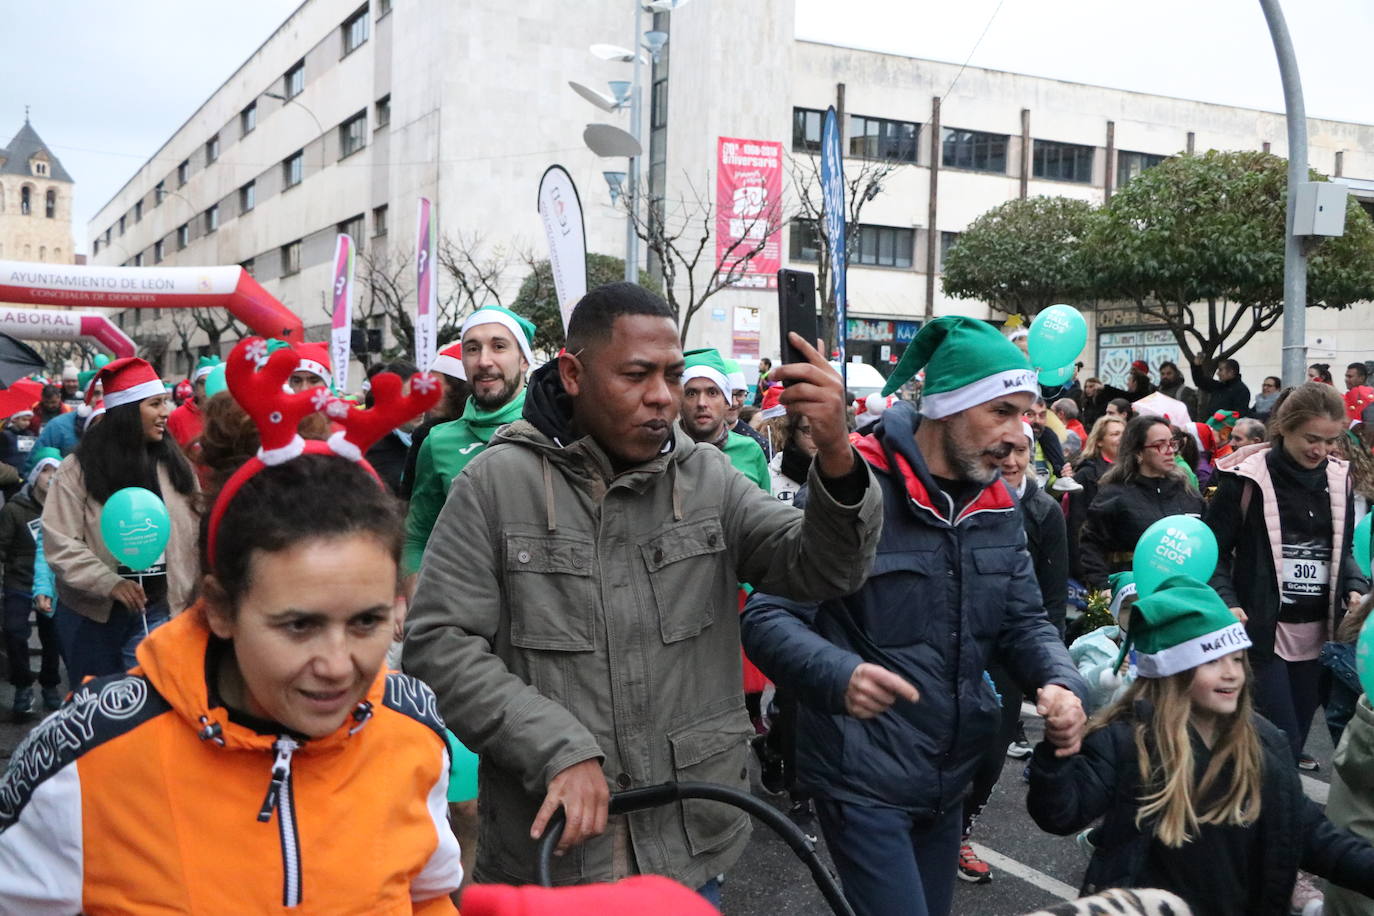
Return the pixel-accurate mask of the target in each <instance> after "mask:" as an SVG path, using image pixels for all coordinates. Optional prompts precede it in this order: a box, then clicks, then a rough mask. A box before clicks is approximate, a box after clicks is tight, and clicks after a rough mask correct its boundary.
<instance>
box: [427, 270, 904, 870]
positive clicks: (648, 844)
mask: <svg viewBox="0 0 1374 916" xmlns="http://www.w3.org/2000/svg"><path fill="white" fill-rule="evenodd" d="M677 335H678V332H677V327H676V321H675V317H674V313H673V311H672V310H671V309H670V308H669V307H668V306H667V305H666V304H665V303H664V302H663V300H662V299H660V298H658V297H657V296H655V295H653V294H652V293H649V292H647V291H645V290H643V289H642V288H641V287H638V286H634V285H632V284H610V285H608V286H604V287H600V288H598V289H596V290H593V291H592V292H591V293H589V294H588V295H587V296H586V297H584V298H583V300H582V301H581V302H580V303H579V304H578V306H577V309H576V311H575V312H574V314H573V316H572V320H571V323H570V327H569V332H568V345H567V349H566V351H565V352H564V354H563V355H561V356H560V357H559V359H558V360H557V361H556V362H554V363H550V364H549V365H546V366H545V367H543V368H542V369H540V370H539V371H537V372H536V373H535V374H534V376H533V377H532V378H531V380H530V387H529V392H528V394H527V397H526V402H525V411H524V419H523V420H522V421H520V422H517V423H513V424H511V425H510V426H509V427H507V428H506V429H505V430H503V431H502V432H500V433H499V434H498V435H497V436H495V437H493V439H492V441H491V443H490V444H489V445H488V447H487V448H486V450H485V451H483V453H482V454H481V455H479V456H478V457H477V458H476V459H474V460H473V461H472V463H471V464H469V465H468V467H467V468H466V470H465V471H464V472H463V473H462V474H461V475H459V476H458V478H457V480H456V481H455V483H454V486H453V489H452V491H451V493H450V495H449V499H448V501H447V503H446V504H445V506H444V508H443V511H442V512H441V514H440V516H439V520H438V523H437V524H436V525H435V527H434V531H433V534H432V535H431V537H430V541H429V548H428V551H427V552H426V555H425V559H424V563H423V566H422V567H421V570H420V578H419V583H418V586H417V588H416V592H415V598H414V602H413V605H412V608H411V611H410V616H409V622H408V632H407V636H406V645H405V656H404V658H405V667H406V669H407V670H408V671H410V672H411V673H413V674H415V675H418V676H419V677H420V678H422V679H423V680H425V681H426V682H428V683H429V685H430V686H431V687H433V688H434V690H435V693H436V694H437V696H438V702H439V711H440V712H441V713H442V714H443V716H444V718H445V720H446V721H447V723H448V725H449V727H450V728H452V729H453V731H454V732H455V733H456V734H457V735H458V737H459V738H460V739H461V740H462V741H463V743H464V744H466V745H467V746H468V747H470V748H472V749H473V750H474V751H476V752H478V753H479V754H480V755H481V757H482V764H481V787H480V795H479V804H480V809H481V818H482V829H481V833H480V836H481V843H480V845H479V847H478V850H477V866H476V869H475V877H476V880H478V881H500V882H507V883H516V884H520V883H529V882H531V881H532V880H533V878H534V860H535V841H534V837H537V836H539V835H541V834H542V833H543V830H544V826H545V824H546V823H547V820H548V818H549V816H550V815H551V814H552V813H553V812H554V811H555V810H556V809H557V808H558V807H559V806H560V805H561V806H563V807H564V809H565V811H566V812H567V816H568V826H567V830H566V832H565V834H564V837H563V841H562V844H561V846H560V848H561V849H562V850H563V851H564V854H563V856H562V857H561V858H560V859H558V860H557V861H556V863H555V871H554V877H555V880H556V881H557V882H559V883H574V882H587V881H610V880H615V879H618V878H621V877H624V876H626V875H630V874H636V873H655V874H662V875H667V876H669V877H672V878H674V879H676V880H678V881H680V882H682V883H684V884H686V885H687V886H688V887H692V888H700V889H702V890H703V893H706V894H708V895H710V893H711V892H712V891H713V890H714V889H715V888H714V882H713V879H714V878H715V876H716V875H719V874H721V873H723V872H724V871H725V870H726V869H728V868H729V867H730V866H731V865H732V864H733V863H734V861H735V860H736V859H737V858H738V856H739V854H740V852H741V851H742V850H743V848H744V845H745V843H746V842H747V840H748V834H749V829H748V828H749V823H748V817H747V816H746V815H744V814H742V813H740V812H737V811H735V810H733V809H731V808H728V807H725V806H722V805H719V804H716V803H711V802H686V803H683V804H675V805H672V806H670V807H666V808H659V809H654V810H650V811H643V812H638V813H634V814H630V815H628V816H625V817H616V818H610V819H609V823H608V819H607V813H606V803H607V797H608V793H609V791H610V790H617V791H618V790H623V789H629V788H633V787H638V786H648V785H654V784H656V783H662V782H667V781H670V780H700V781H705V782H711V783H718V784H723V785H729V786H734V787H736V788H740V789H747V775H746V774H747V771H746V757H747V752H748V745H747V741H748V738H749V737H750V735H752V734H753V730H752V729H751V727H750V725H749V721H748V719H747V718H746V716H745V713H744V702H743V694H742V692H741V681H740V678H741V674H740V640H739V617H738V606H737V600H736V595H737V591H736V589H737V583H739V582H741V581H744V582H749V583H750V584H752V585H754V586H755V587H757V588H760V589H764V590H768V591H780V592H782V593H784V594H786V595H789V596H791V597H794V598H796V599H798V600H812V601H815V600H821V599H824V598H827V597H838V596H841V595H844V594H848V593H849V592H852V591H854V590H856V589H857V588H858V587H859V585H860V584H861V583H862V582H863V580H864V577H865V575H866V574H867V571H868V569H869V567H870V565H871V563H872V560H873V553H874V549H875V544H876V541H877V536H878V532H879V529H880V527H881V524H882V510H881V503H880V500H879V499H878V488H877V486H876V485H874V483H873V482H872V479H871V477H870V475H869V471H868V469H867V466H866V465H865V464H864V463H863V462H862V461H861V460H859V459H858V457H857V456H856V455H855V453H854V452H853V450H852V448H851V447H850V445H849V442H848V439H847V435H846V434H847V430H846V428H845V421H844V393H843V389H842V385H841V383H840V379H839V377H838V375H836V374H835V373H834V372H833V370H831V369H830V368H829V367H828V365H827V364H826V362H825V360H824V358H823V357H822V356H821V355H820V354H819V353H816V352H815V351H814V350H812V349H811V348H810V347H805V344H804V343H801V344H800V346H801V347H803V348H804V352H806V353H807V357H808V360H809V362H807V363H796V364H791V365H788V366H783V367H780V368H779V369H776V370H774V375H775V376H776V377H777V378H778V379H779V380H783V381H791V382H793V384H792V385H791V386H790V387H789V388H788V389H787V392H786V393H785V394H784V395H783V402H784V403H785V404H786V405H787V406H788V409H789V410H794V411H796V412H798V413H801V414H803V415H804V416H806V417H808V418H809V419H810V421H811V424H812V429H813V437H814V438H815V439H816V443H817V446H818V447H819V449H820V451H819V453H818V455H817V459H816V461H815V463H814V464H813V466H812V469H811V474H810V481H809V483H810V487H811V498H810V501H809V502H808V504H807V507H806V509H805V511H804V512H803V511H802V510H799V509H794V508H792V507H790V506H788V505H786V504H784V503H779V502H778V501H776V500H773V499H771V498H770V497H769V496H768V494H767V493H765V492H764V491H762V490H760V489H759V488H758V486H757V485H755V484H754V483H752V482H751V481H749V480H748V479H747V478H746V477H744V475H742V474H740V473H739V472H738V471H737V470H735V469H734V468H733V467H732V466H731V465H730V462H729V460H728V459H727V458H726V457H725V455H723V454H722V453H721V452H720V450H719V449H716V448H714V447H712V446H709V445H701V444H697V443H693V442H692V441H691V439H690V438H689V437H687V436H686V435H685V434H684V433H682V432H681V430H680V427H679V426H678V424H677V423H676V422H675V421H676V418H677V411H678V408H679V401H680V399H681V396H682V381H681V377H682V372H683V355H682V349H681V346H680V344H679V342H678V336H677ZM799 342H800V338H797V337H794V338H793V343H794V344H798V343H799ZM603 834H604V835H603Z"/></svg>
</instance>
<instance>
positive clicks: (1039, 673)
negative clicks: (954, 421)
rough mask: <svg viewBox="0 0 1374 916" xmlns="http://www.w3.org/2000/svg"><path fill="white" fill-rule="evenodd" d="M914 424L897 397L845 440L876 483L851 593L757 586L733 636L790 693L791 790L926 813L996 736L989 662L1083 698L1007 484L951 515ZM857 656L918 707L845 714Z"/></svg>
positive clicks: (931, 813) (957, 800)
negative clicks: (812, 598) (857, 582)
mask: <svg viewBox="0 0 1374 916" xmlns="http://www.w3.org/2000/svg"><path fill="white" fill-rule="evenodd" d="M918 422H919V421H918V419H917V417H916V412H915V410H914V409H913V408H912V407H911V405H910V404H906V403H899V404H896V405H894V406H893V407H891V408H889V409H888V410H887V411H885V412H884V413H883V417H882V419H881V420H880V421H879V423H878V427H877V430H876V432H875V433H874V434H873V435H872V436H869V437H865V438H863V439H861V440H860V441H859V443H858V445H857V447H858V449H859V453H860V454H861V455H863V456H864V458H865V459H866V460H867V461H868V462H869V464H870V465H872V466H873V468H874V470H875V472H876V473H875V476H876V478H877V480H878V481H879V485H880V486H881V488H882V492H883V532H882V537H881V540H880V541H879V543H878V555H877V558H876V559H875V560H874V563H873V571H872V573H871V574H870V575H869V577H868V581H867V582H866V583H865V584H864V586H863V588H861V589H860V590H859V591H857V592H855V593H854V594H852V595H849V596H847V597H845V598H841V599H838V600H834V601H826V602H823V603H821V604H820V605H816V604H802V603H798V602H794V601H788V600H786V599H783V598H779V597H777V596H774V595H767V594H762V593H756V594H755V595H754V596H753V597H752V598H751V599H750V601H749V603H748V605H747V606H746V607H745V610H744V614H743V616H742V618H741V629H742V633H743V639H744V648H745V651H746V652H747V653H748V655H749V658H750V659H752V660H753V661H754V663H755V664H757V665H758V666H759V668H761V669H762V670H763V672H764V673H765V674H767V675H768V676H769V677H771V678H772V679H773V680H774V681H775V682H777V683H778V684H779V685H783V686H787V687H790V688H792V689H793V690H794V691H795V692H796V694H797V696H798V700H799V701H800V704H801V705H800V707H799V709H798V711H797V733H798V734H797V781H798V786H799V788H801V789H802V790H804V791H807V792H809V793H811V794H813V795H817V796H820V797H823V798H832V799H836V800H838V801H845V802H850V803H853V804H861V805H875V804H876V805H881V806H890V807H895V808H900V809H902V810H905V811H909V812H911V813H912V814H913V816H914V817H915V818H916V819H917V820H918V821H920V822H926V821H928V820H930V819H932V818H934V817H936V816H937V815H939V814H941V813H943V812H946V811H949V810H951V809H955V810H957V809H958V807H959V806H960V805H961V804H962V799H963V796H964V795H965V794H966V792H967V790H968V787H969V783H970V780H971V779H972V777H973V772H974V770H975V769H976V768H977V766H978V763H979V761H980V760H981V759H982V757H983V755H984V754H985V753H986V751H987V747H988V745H989V744H990V743H991V742H992V741H993V740H995V736H996V734H997V732H998V729H999V726H1000V723H1001V707H1000V704H999V703H998V700H997V696H996V694H995V693H994V692H993V690H992V687H990V686H989V685H988V683H987V681H986V680H985V679H984V677H983V671H984V670H985V669H986V668H987V667H988V664H989V663H990V662H991V661H992V660H993V658H994V656H995V657H997V659H998V660H1000V661H1001V663H1002V665H1003V666H1004V667H1005V668H1006V670H1007V671H1008V673H1010V674H1011V676H1012V678H1013V679H1014V680H1015V681H1016V682H1017V683H1018V684H1019V685H1020V686H1021V687H1023V688H1024V689H1025V690H1026V691H1027V692H1028V693H1033V692H1034V691H1035V689H1036V688H1039V687H1040V686H1042V685H1044V684H1048V683H1054V684H1061V685H1063V686H1065V687H1068V688H1069V689H1071V690H1073V691H1074V692H1075V693H1078V695H1079V696H1080V697H1081V696H1083V693H1084V691H1085V690H1086V685H1085V684H1084V683H1083V680H1082V678H1080V677H1079V675H1078V672H1077V671H1076V670H1075V669H1074V666H1073V663H1072V662H1071V661H1070V659H1069V654H1068V650H1067V649H1065V648H1064V644H1063V642H1062V641H1061V640H1060V638H1059V634H1058V633H1057V632H1056V631H1055V629H1054V626H1053V625H1052V624H1051V623H1050V622H1049V621H1048V620H1047V619H1046V618H1045V611H1044V602H1043V601H1042V599H1041V597H1040V590H1039V588H1038V587H1037V586H1036V583H1035V573H1034V570H1033V567H1032V565H1031V558H1030V555H1029V554H1028V553H1027V552H1026V547H1025V545H1026V534H1025V530H1024V528H1023V525H1022V518H1021V513H1020V512H1018V511H1017V507H1016V503H1015V501H1014V498H1013V497H1012V495H1011V492H1010V491H1009V490H1008V489H1007V487H1006V485H1005V484H1004V483H1002V481H1001V480H1000V479H999V480H997V481H996V482H994V483H992V484H991V485H989V486H988V487H987V488H985V489H984V490H983V491H982V492H981V493H979V494H978V495H977V496H976V497H974V498H973V500H972V501H971V502H970V504H969V505H968V506H967V507H965V508H964V509H963V510H962V511H961V512H960V513H959V515H958V517H957V518H956V519H955V520H954V521H953V522H951V521H950V520H949V515H950V509H949V506H948V502H947V500H946V499H945V497H944V495H943V494H942V492H941V491H940V490H939V489H938V488H937V486H936V484H935V481H934V480H933V479H932V478H931V476H930V474H929V472H928V471H927V470H926V466H925V461H924V460H923V459H922V457H921V455H920V453H919V452H918V451H917V450H916V443H915V441H914V439H913V435H914V432H915V428H916V425H917V423H918ZM904 465H905V466H904ZM937 506H938V508H937ZM861 662H873V663H875V664H879V665H882V666H883V667H885V668H888V669H889V670H892V671H895V672H896V673H898V674H900V675H901V676H902V677H904V678H906V679H907V680H908V681H909V682H911V683H912V684H913V685H915V687H916V689H917V690H919V691H920V692H921V699H920V701H919V702H917V703H907V702H905V701H899V702H898V703H897V704H896V705H895V706H893V707H892V708H891V709H889V710H887V711H886V712H884V713H883V714H882V715H880V716H877V717H876V718H873V719H866V720H859V719H855V718H852V717H850V716H849V715H846V713H845V707H844V694H845V688H846V687H847V686H848V684H849V678H850V676H851V675H852V674H853V672H854V669H855V668H856V667H857V666H858V665H859V664H860V663H861Z"/></svg>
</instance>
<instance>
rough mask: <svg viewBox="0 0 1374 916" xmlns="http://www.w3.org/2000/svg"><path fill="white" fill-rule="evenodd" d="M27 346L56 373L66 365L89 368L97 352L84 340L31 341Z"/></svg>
mask: <svg viewBox="0 0 1374 916" xmlns="http://www.w3.org/2000/svg"><path fill="white" fill-rule="evenodd" d="M28 344H29V345H30V346H32V347H33V349H34V350H35V351H36V352H37V353H38V355H39V356H41V357H43V362H44V364H45V365H47V366H48V367H49V368H50V369H52V370H54V371H58V372H60V371H61V370H62V368H63V367H64V366H65V365H66V364H67V363H71V364H73V365H75V366H89V365H91V364H92V361H93V360H94V359H95V355H96V353H98V352H99V351H98V350H97V349H96V348H95V347H93V346H91V345H90V344H89V343H87V342H86V341H84V340H33V341H28Z"/></svg>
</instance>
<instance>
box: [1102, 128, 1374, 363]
mask: <svg viewBox="0 0 1374 916" xmlns="http://www.w3.org/2000/svg"><path fill="white" fill-rule="evenodd" d="M1312 179H1313V180H1318V181H1320V180H1325V179H1324V178H1323V176H1321V175H1318V174H1317V173H1315V172H1314V173H1312ZM1287 187H1288V181H1287V162H1286V161H1285V160H1284V159H1281V158H1279V157H1278V156H1274V155H1270V154H1268V153H1259V152H1217V151H1210V152H1207V153H1205V154H1203V155H1199V156H1177V157H1174V158H1172V159H1168V160H1166V161H1165V162H1163V163H1161V164H1160V165H1158V166H1155V167H1154V168H1151V169H1148V170H1146V171H1145V172H1144V173H1143V174H1141V175H1139V176H1138V177H1136V178H1134V179H1132V180H1131V182H1130V183H1129V184H1127V185H1126V186H1125V187H1124V188H1122V189H1121V190H1120V191H1118V192H1117V193H1116V194H1115V195H1114V196H1113V197H1112V201H1111V203H1110V204H1109V205H1108V206H1107V207H1105V208H1103V209H1102V210H1100V211H1099V213H1098V217H1097V218H1096V219H1095V220H1094V221H1093V226H1092V229H1091V231H1090V232H1089V234H1088V237H1087V240H1086V242H1085V244H1084V245H1083V252H1082V253H1083V256H1084V263H1085V265H1086V267H1087V270H1088V271H1089V273H1090V275H1091V278H1092V283H1093V286H1094V287H1095V289H1096V291H1097V294H1098V296H1099V298H1102V299H1117V300H1126V301H1130V302H1134V303H1135V304H1136V307H1137V308H1138V309H1139V310H1140V311H1141V312H1142V313H1143V314H1146V315H1149V316H1152V317H1154V318H1157V319H1160V320H1161V321H1163V322H1165V323H1167V324H1168V326H1169V329H1170V330H1171V331H1172V332H1173V334H1174V337H1175V339H1176V340H1177V341H1178V345H1179V347H1180V349H1182V351H1183V353H1184V354H1185V356H1187V357H1188V358H1189V359H1190V360H1195V359H1200V360H1201V361H1203V362H1204V363H1208V364H1210V363H1212V362H1214V361H1216V360H1219V359H1223V358H1226V357H1229V356H1231V355H1232V354H1234V353H1235V352H1236V351H1238V350H1239V349H1240V348H1241V347H1243V346H1244V345H1245V344H1246V343H1247V342H1249V340H1250V339H1251V338H1252V337H1254V336H1255V334H1257V333H1259V332H1260V331H1263V330H1266V329H1268V328H1270V327H1272V326H1273V325H1274V324H1275V322H1277V321H1278V319H1279V317H1280V316H1281V315H1282V313H1283V247H1284V230H1285V206H1286V192H1287ZM1368 299H1374V223H1372V222H1371V221H1370V218H1369V215H1368V214H1367V213H1365V211H1364V209H1363V208H1362V207H1361V206H1360V205H1359V204H1358V202H1356V201H1355V200H1353V199H1352V200H1350V201H1349V202H1348V206H1347V212H1346V224H1345V235H1344V236H1342V237H1340V238H1334V239H1327V240H1325V241H1323V242H1321V243H1320V245H1319V246H1318V247H1317V248H1316V249H1315V250H1314V251H1313V252H1312V254H1311V257H1310V260H1309V261H1308V305H1309V306H1317V307H1321V308H1345V307H1347V306H1349V305H1350V304H1352V303H1354V302H1358V301H1361V300H1368Z"/></svg>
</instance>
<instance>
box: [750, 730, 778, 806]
mask: <svg viewBox="0 0 1374 916" xmlns="http://www.w3.org/2000/svg"><path fill="white" fill-rule="evenodd" d="M749 746H750V747H751V748H753V750H754V756H755V757H757V758H758V760H759V783H760V784H762V786H763V788H764V791H766V792H768V793H769V794H770V795H781V794H782V793H783V792H784V791H786V789H787V773H786V771H785V767H784V764H783V759H782V755H781V754H775V753H773V749H772V748H770V747H769V746H768V736H767V735H755V736H754V737H752V738H750V739H749Z"/></svg>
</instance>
